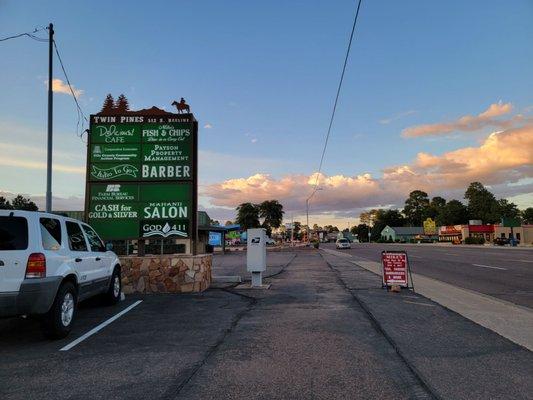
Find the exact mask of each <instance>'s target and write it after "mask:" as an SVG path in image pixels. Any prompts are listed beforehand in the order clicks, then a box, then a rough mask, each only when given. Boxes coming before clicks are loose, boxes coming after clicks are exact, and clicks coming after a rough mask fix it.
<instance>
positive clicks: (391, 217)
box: [371, 209, 406, 241]
mask: <svg viewBox="0 0 533 400" xmlns="http://www.w3.org/2000/svg"><path fill="white" fill-rule="evenodd" d="M405 223H406V220H405V217H404V216H403V215H402V213H401V212H400V211H398V210H395V209H389V210H383V209H380V210H377V212H376V216H375V220H374V226H373V227H372V230H371V239H372V241H376V240H378V239H380V238H381V231H382V230H383V229H384V228H385V227H386V226H387V225H389V226H404V225H405Z"/></svg>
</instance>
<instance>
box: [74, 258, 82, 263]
mask: <svg viewBox="0 0 533 400" xmlns="http://www.w3.org/2000/svg"><path fill="white" fill-rule="evenodd" d="M74 261H76V262H81V261H82V259H81V258H76V259H75V260H74Z"/></svg>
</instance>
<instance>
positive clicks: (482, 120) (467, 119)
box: [402, 102, 524, 138]
mask: <svg viewBox="0 0 533 400" xmlns="http://www.w3.org/2000/svg"><path fill="white" fill-rule="evenodd" d="M512 109H513V106H512V104H511V103H502V102H499V103H493V104H491V105H490V106H489V107H488V108H487V109H486V110H485V111H483V112H482V113H480V114H478V115H464V116H462V117H460V118H458V119H456V120H454V121H450V122H438V123H435V124H426V125H416V126H412V127H408V128H406V129H404V130H403V131H402V136H403V137H406V138H413V137H421V136H433V135H442V134H447V133H450V132H454V131H463V132H474V131H478V130H480V129H482V128H485V127H487V126H492V127H497V128H500V129H509V128H511V127H512V126H514V125H515V124H516V123H517V122H520V121H522V120H523V119H524V117H523V115H521V114H518V115H515V116H513V117H512V118H510V119H507V120H501V119H497V118H498V117H501V116H503V115H506V114H509V113H510V112H511V111H512Z"/></svg>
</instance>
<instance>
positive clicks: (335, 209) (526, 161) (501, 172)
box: [202, 109, 533, 215]
mask: <svg viewBox="0 0 533 400" xmlns="http://www.w3.org/2000/svg"><path fill="white" fill-rule="evenodd" d="M487 111H488V112H489V113H492V112H495V111H494V110H490V109H489V110H487ZM496 112H497V111H496ZM531 149H533V124H531V125H527V126H524V127H521V128H514V129H508V130H506V131H501V132H495V133H492V134H491V135H489V136H488V137H486V138H485V140H484V141H483V143H481V145H480V146H478V147H466V148H461V149H458V150H454V151H449V152H446V153H444V154H441V155H434V154H429V153H419V154H418V155H417V157H416V158H415V160H413V161H412V162H411V163H409V164H406V165H399V166H391V167H389V168H385V169H384V170H383V174H382V176H381V177H373V176H371V175H370V174H361V175H355V176H345V175H333V176H326V175H320V176H319V177H318V178H319V179H318V182H319V186H320V187H322V188H323V191H320V192H317V195H316V196H315V197H314V198H313V200H312V202H313V211H314V212H323V213H336V214H338V215H339V214H343V213H350V212H354V210H361V209H364V208H367V207H379V206H385V205H392V204H401V203H403V200H404V199H405V198H406V196H407V195H408V193H409V192H410V191H412V190H414V189H422V190H425V191H427V192H429V193H430V194H431V195H436V194H439V195H443V196H445V197H450V196H457V195H458V194H460V193H464V190H465V188H466V187H467V185H468V184H469V183H470V182H472V181H481V182H483V183H484V184H487V185H494V186H498V188H499V190H498V193H499V194H500V195H505V194H506V193H505V192H506V189H505V188H506V187H508V192H509V194H511V193H512V194H516V193H517V190H518V192H520V191H521V192H522V193H524V191H526V192H527V191H530V190H531V185H524V186H522V187H520V186H516V185H513V186H512V187H510V186H507V185H508V184H509V183H512V182H519V181H520V180H523V179H525V178H528V177H531V176H533V152H532V151H531ZM315 181H316V174H312V175H287V176H284V177H282V178H280V179H275V178H273V177H272V176H271V175H268V174H255V175H252V176H250V177H248V178H238V179H229V180H226V181H223V182H220V183H215V184H212V185H206V186H205V187H204V188H203V190H202V194H203V195H204V196H206V197H208V198H209V199H210V203H211V204H212V205H213V206H217V207H231V208H233V207H235V206H237V205H238V204H240V203H242V202H243V201H252V202H260V201H263V200H267V199H278V200H280V201H281V202H282V203H283V205H284V206H285V208H286V210H287V211H289V212H290V211H294V212H301V211H302V210H303V209H304V208H305V199H306V197H307V196H308V195H309V194H310V192H311V189H312V187H313V185H314V184H315ZM447 195H449V196H447Z"/></svg>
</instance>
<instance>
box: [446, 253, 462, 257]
mask: <svg viewBox="0 0 533 400" xmlns="http://www.w3.org/2000/svg"><path fill="white" fill-rule="evenodd" d="M444 254H446V255H448V256H456V257H459V254H455V253H444Z"/></svg>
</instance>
